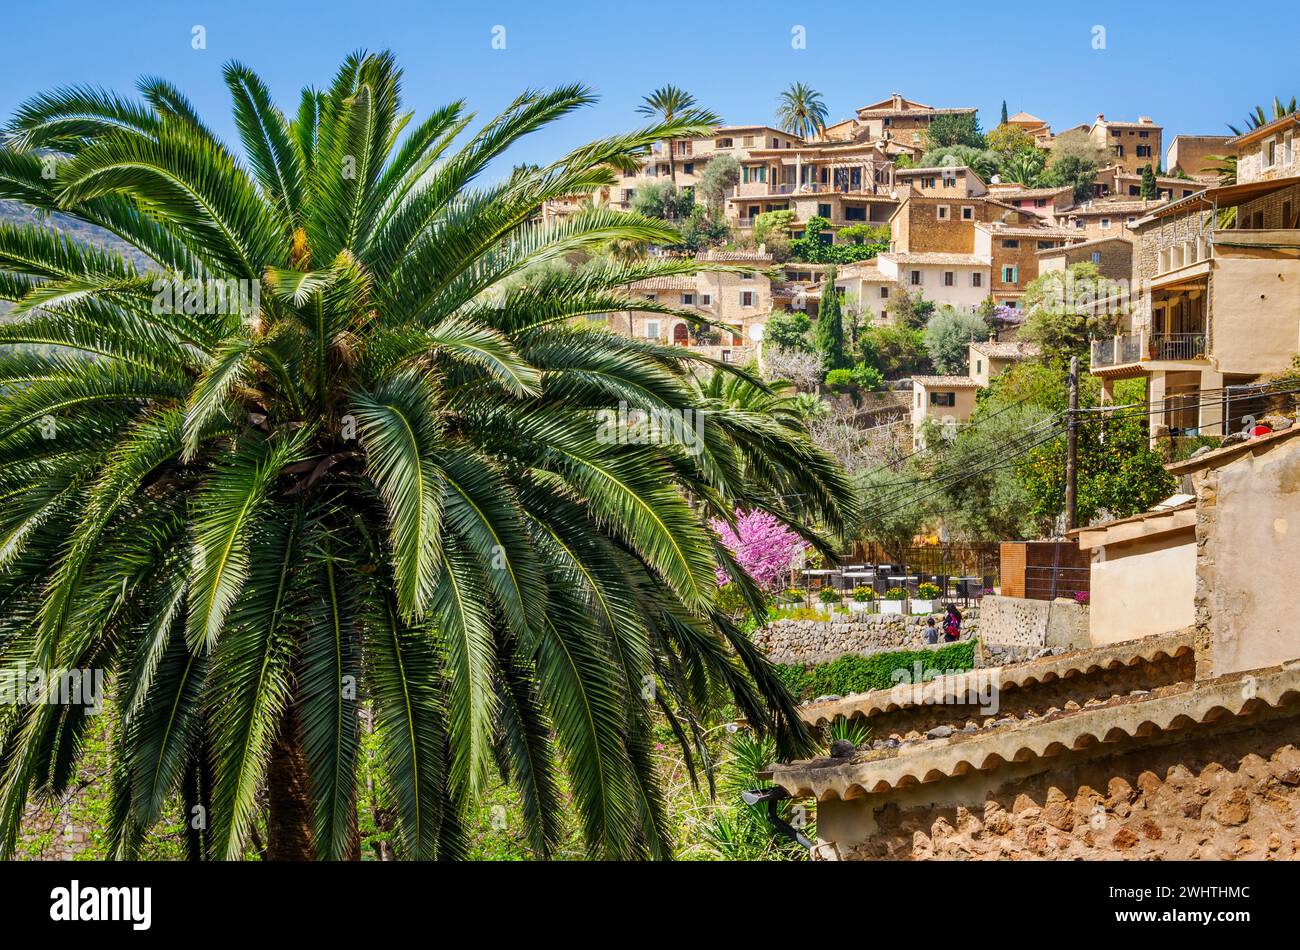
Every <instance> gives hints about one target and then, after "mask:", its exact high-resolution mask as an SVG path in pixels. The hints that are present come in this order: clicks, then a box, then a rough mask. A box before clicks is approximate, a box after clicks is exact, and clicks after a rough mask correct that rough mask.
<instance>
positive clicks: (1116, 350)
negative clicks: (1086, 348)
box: [1092, 333, 1142, 369]
mask: <svg viewBox="0 0 1300 950" xmlns="http://www.w3.org/2000/svg"><path fill="white" fill-rule="evenodd" d="M1140 359H1142V334H1141V333H1129V334H1126V335H1124V336H1116V337H1111V338H1108V339H1105V340H1093V341H1092V365H1093V368H1094V369H1100V368H1103V367H1106V366H1123V365H1124V364H1125V363H1136V362H1138V360H1140Z"/></svg>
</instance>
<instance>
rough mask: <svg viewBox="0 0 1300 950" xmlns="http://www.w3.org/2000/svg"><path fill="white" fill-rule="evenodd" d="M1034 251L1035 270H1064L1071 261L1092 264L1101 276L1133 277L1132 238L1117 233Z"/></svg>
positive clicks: (1130, 279)
mask: <svg viewBox="0 0 1300 950" xmlns="http://www.w3.org/2000/svg"><path fill="white" fill-rule="evenodd" d="M1037 254H1038V273H1039V274H1046V273H1048V272H1050V271H1064V270H1068V269H1069V268H1070V267H1071V266H1073V265H1074V264H1095V265H1096V266H1097V269H1098V271H1099V272H1100V273H1101V276H1102V277H1107V278H1109V279H1110V280H1115V281H1120V280H1123V281H1130V282H1131V281H1132V280H1133V242H1132V241H1128V240H1125V239H1124V238H1122V237H1119V236H1118V235H1117V236H1115V237H1105V238H1093V239H1092V240H1090V241H1079V242H1077V243H1074V244H1061V245H1058V246H1057V247H1053V248H1044V249H1043V250H1040V251H1038V252H1037Z"/></svg>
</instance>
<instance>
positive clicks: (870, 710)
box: [799, 631, 1192, 726]
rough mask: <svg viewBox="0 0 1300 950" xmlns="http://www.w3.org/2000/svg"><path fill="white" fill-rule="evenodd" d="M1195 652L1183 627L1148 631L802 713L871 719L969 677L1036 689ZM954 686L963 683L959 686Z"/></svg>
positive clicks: (811, 718)
mask: <svg viewBox="0 0 1300 950" xmlns="http://www.w3.org/2000/svg"><path fill="white" fill-rule="evenodd" d="M1191 652H1192V636H1191V634H1190V633H1189V632H1182V631H1180V632H1178V633H1175V634H1172V635H1169V636H1162V637H1146V638H1145V639H1142V640H1129V641H1127V642H1124V643H1116V644H1111V645H1109V646H1104V647H1099V648H1096V649H1091V650H1076V651H1074V652H1073V653H1066V654H1062V655H1059V656H1048V657H1042V658H1040V659H1035V660H1027V661H1025V662H1023V663H1014V664H1011V665H1009V666H1002V667H981V668H978V669H975V670H971V671H970V672H968V673H962V674H958V675H956V676H954V677H949V678H948V682H946V683H941V682H935V681H931V682H930V683H927V684H926V685H925V686H924V688H923V689H921V690H920V691H914V690H911V689H907V690H897V689H895V688H894V687H889V688H887V689H877V690H872V691H870V692H867V693H854V694H852V695H849V696H845V697H843V698H841V699H831V700H826V701H824V702H820V703H809V704H807V705H804V706H800V707H799V718H800V719H802V720H803V721H804V722H806V723H808V724H809V725H813V726H820V725H825V724H827V723H831V722H834V721H835V720H836V719H838V718H839V717H841V716H844V717H847V718H852V717H854V716H861V717H863V718H866V719H870V718H871V717H873V716H878V715H881V714H883V713H890V712H894V711H896V710H899V709H904V708H907V707H910V706H918V705H927V704H930V703H933V702H935V699H936V697H937V696H939V695H942V693H943V692H944V691H945V690H946V691H948V692H949V693H951V692H954V691H955V692H957V693H958V694H960V693H962V692H964V690H962V689H960V687H962V686H964V685H965V683H966V681H967V680H973V679H976V678H977V677H980V676H983V677H985V678H986V679H987V677H989V676H992V675H996V676H997V681H998V688H999V689H1005V690H1010V689H1030V688H1032V687H1034V686H1037V685H1039V684H1047V683H1052V682H1056V681H1057V680H1063V679H1068V678H1070V677H1073V676H1078V675H1085V676H1086V675H1087V674H1089V673H1094V672H1099V671H1105V670H1113V669H1120V668H1123V667H1128V666H1138V665H1140V664H1142V663H1153V662H1159V661H1160V660H1163V659H1169V658H1177V657H1180V656H1184V655H1186V654H1188V653H1191ZM953 687H958V689H956V690H954V689H953Z"/></svg>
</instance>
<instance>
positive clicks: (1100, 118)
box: [1097, 112, 1106, 122]
mask: <svg viewBox="0 0 1300 950" xmlns="http://www.w3.org/2000/svg"><path fill="white" fill-rule="evenodd" d="M1097 121H1098V122H1105V121H1106V117H1105V116H1104V115H1102V114H1101V113H1100V112H1098V113H1097Z"/></svg>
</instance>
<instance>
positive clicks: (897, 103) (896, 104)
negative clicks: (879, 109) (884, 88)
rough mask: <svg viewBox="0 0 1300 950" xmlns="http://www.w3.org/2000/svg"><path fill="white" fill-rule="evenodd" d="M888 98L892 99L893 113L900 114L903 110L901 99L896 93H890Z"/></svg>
mask: <svg viewBox="0 0 1300 950" xmlns="http://www.w3.org/2000/svg"><path fill="white" fill-rule="evenodd" d="M890 97H891V98H892V99H893V106H894V111H895V112H901V111H902V109H903V97H902V96H901V95H899V94H898V93H896V92H894V93H890Z"/></svg>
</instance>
